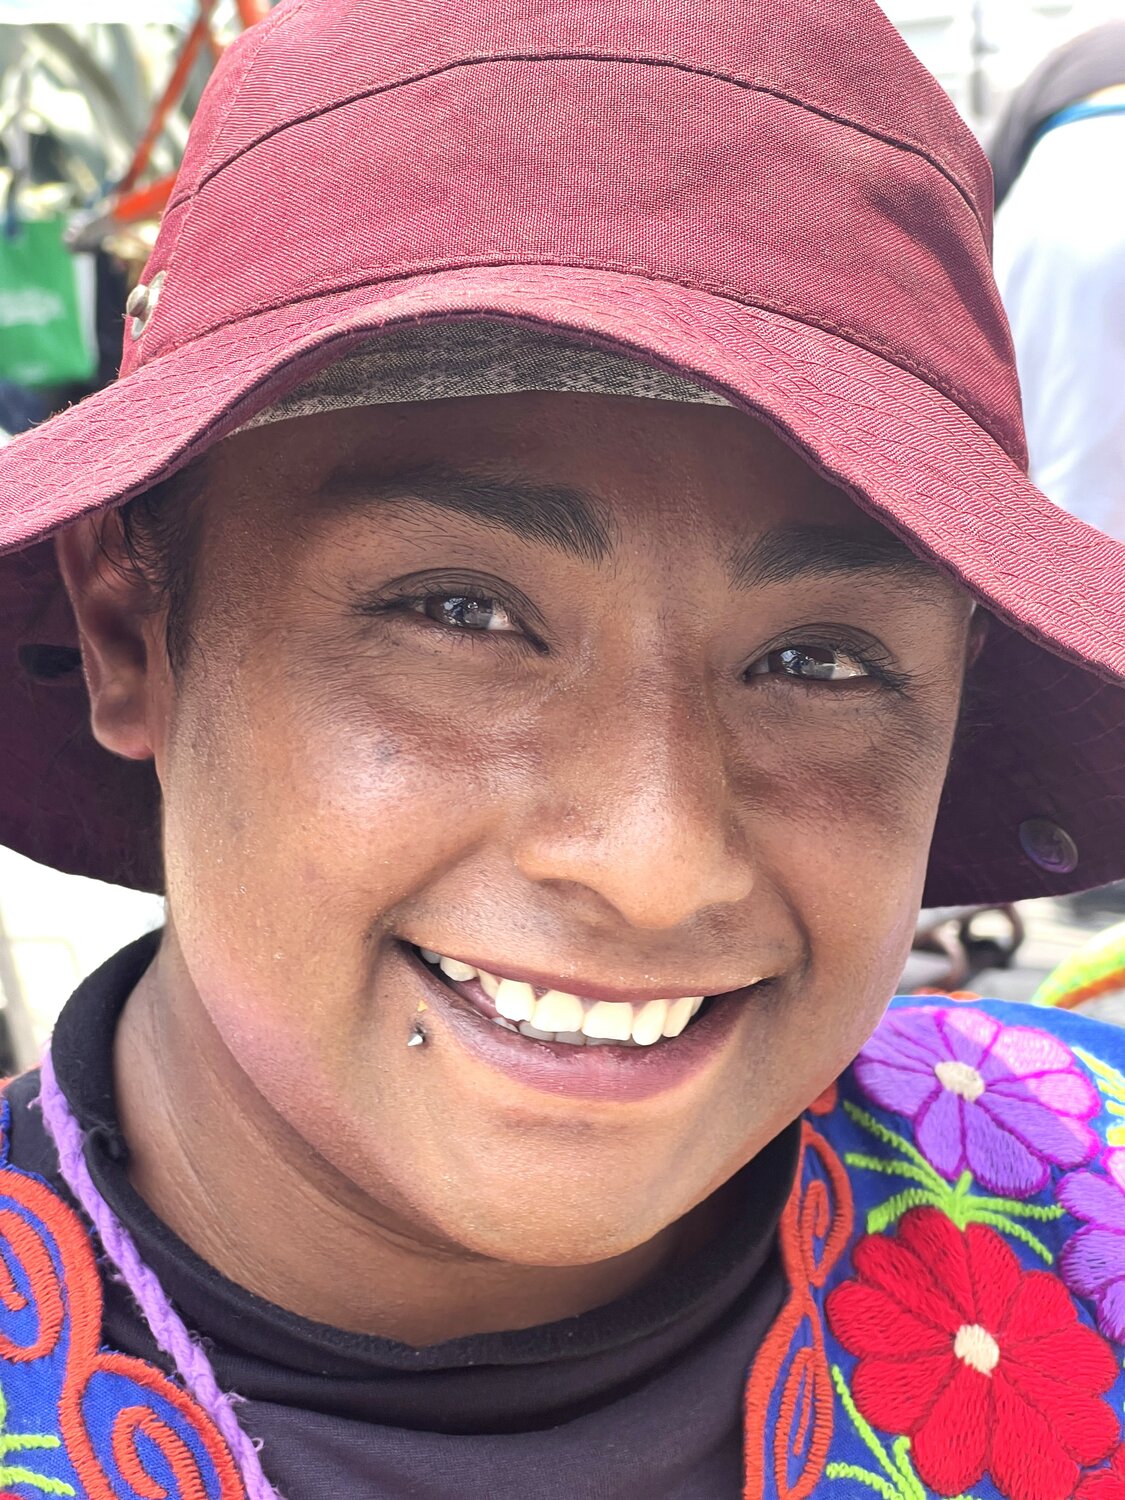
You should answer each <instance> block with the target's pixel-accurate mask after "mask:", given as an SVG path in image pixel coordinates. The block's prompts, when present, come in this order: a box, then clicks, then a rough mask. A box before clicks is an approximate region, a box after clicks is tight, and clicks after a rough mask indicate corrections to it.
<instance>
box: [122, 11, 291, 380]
mask: <svg viewBox="0 0 1125 1500" xmlns="http://www.w3.org/2000/svg"><path fill="white" fill-rule="evenodd" d="M304 4H305V0H293V3H292V4H291V5H290V6H289V7H288V8H287V9H286V8H281V9H278V10H275V11H273V12H272V13H271V14H270V15H269V16H267V17H266V19H265V20H264V21H259V22H258V23H257V25H256V26H254V27H253V28H252V29H251V31H250V32H249V33H248V34H249V35H250V36H251V37H257V45H256V47H255V49H254V55H253V57H252V58H251V59H250V63H249V66H248V67H247V69H246V71H245V73H243V75H242V81H241V83H240V84H239V85H238V87H237V88H236V89H235V91H234V93H233V94H232V95H231V97H230V99H229V101H228V103H227V107H226V109H225V110H224V112H223V117H222V120H221V121H219V123H218V124H217V126H216V129H215V143H216V144H217V143H218V141H219V138H220V137H221V135H222V132H223V128H224V127H225V125H226V123H227V121H228V120H229V119H230V117H231V112H232V111H233V109H234V107H235V105H236V104H237V103H238V101H239V99H241V97H242V91H243V89H244V88H245V87H246V85H247V84H248V83H249V81H250V77H251V74H252V73H253V72H254V69H255V68H256V67H257V66H258V60H259V58H260V57H261V55H262V53H263V52H264V50H265V48H266V44H267V43H268V42H269V41H270V40H271V38H272V37H273V35H274V33H275V32H276V31H277V30H278V28H279V27H281V26H284V25H285V23H286V21H289V20H292V18H293V17H294V16H295V15H297V14H299V13H300V11H301V10H302V9H303V8H304ZM259 28H260V29H259ZM210 161H211V155H210V154H209V155H208V158H207V161H206V162H205V163H204V165H203V172H202V175H201V176H200V178H199V181H198V182H197V184H196V186H195V188H192V189H189V190H188V191H187V192H185V193H182V194H181V195H180V196H179V198H176V197H174V196H173V197H172V198H171V199H170V200H169V202H168V205H167V207H166V208H165V210H164V216H167V215H168V214H170V213H171V212H172V210H173V209H174V208H176V207H178V206H179V204H181V203H187V204H188V205H189V207H188V210H187V212H186V213H185V215H184V221H183V223H182V224H181V225H180V228H179V232H178V233H177V235H176V237H175V239H174V240H173V242H172V253H171V254H170V255H169V257H168V259H167V261H166V262H165V264H164V266H163V270H164V271H165V272H166V274H167V275H169V276H170V275H171V274H172V271H173V268H174V267H175V266H176V264H177V262H178V261H179V252H180V246H181V245H182V244H183V242H184V235H185V233H186V232H187V229H188V227H189V226H190V224H191V221H192V216H193V214H194V212H195V205H196V204H197V203H198V201H199V194H198V189H199V188H201V187H202V186H203V184H204V183H205V182H210V180H211V178H212V177H214V176H215V175H216V174H217V173H218V172H220V171H222V166H223V164H222V163H220V164H219V165H218V166H216V167H214V168H212V167H211V166H210ZM192 199H195V203H193V202H192ZM157 322H158V315H157V314H156V313H154V315H153V318H152V320H151V322H150V323H149V324H148V325H147V326H146V328H145V329H144V332H145V333H146V334H147V333H148V332H149V329H150V328H151V327H152V326H153V324H154V323H157ZM139 352H140V359H139V361H138V363H143V362H144V351H143V349H142V350H141V351H139Z"/></svg>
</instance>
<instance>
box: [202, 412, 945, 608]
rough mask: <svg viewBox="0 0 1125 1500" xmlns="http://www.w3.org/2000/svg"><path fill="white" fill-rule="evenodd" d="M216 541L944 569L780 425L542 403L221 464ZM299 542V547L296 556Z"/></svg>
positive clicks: (239, 455)
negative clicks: (493, 545) (425, 537)
mask: <svg viewBox="0 0 1125 1500" xmlns="http://www.w3.org/2000/svg"><path fill="white" fill-rule="evenodd" d="M210 477H211V482H210V483H209V484H208V485H207V491H208V493H209V496H210V499H211V504H210V506H209V510H210V512H211V514H210V515H209V524H208V527H207V530H208V531H209V532H211V533H212V534H214V533H215V531H216V530H218V531H220V532H226V533H227V535H228V536H229V535H230V532H231V529H232V528H233V529H235V530H236V531H237V532H238V533H240V535H239V541H240V543H241V545H240V546H239V549H238V550H239V552H240V553H243V555H245V551H246V549H247V547H248V546H249V547H250V548H251V549H252V547H253V545H254V538H255V537H258V538H261V537H262V536H263V534H265V533H268V536H269V552H270V553H271V555H273V556H275V557H280V556H282V555H283V554H284V555H286V556H288V557H290V558H291V557H292V552H293V548H299V547H300V546H301V545H302V544H305V545H308V546H312V545H314V544H315V539H316V538H321V537H323V536H324V535H325V534H326V533H327V534H329V535H331V536H333V537H334V539H335V540H336V541H344V542H345V543H346V545H347V546H351V545H353V544H356V545H362V544H363V543H364V542H365V541H366V540H368V539H373V540H375V541H376V542H377V541H378V540H379V538H380V537H385V536H386V535H387V529H386V528H387V526H388V525H390V524H391V523H392V522H393V523H394V524H395V525H396V527H397V526H398V525H400V524H401V523H402V521H403V520H404V519H405V520H406V521H407V522H408V523H413V524H414V525H415V526H416V527H418V528H421V529H428V530H429V532H430V533H431V534H432V536H433V537H434V538H435V539H437V538H440V539H441V540H442V541H443V542H452V540H453V539H454V538H455V537H456V538H459V539H461V540H462V541H466V540H467V541H468V543H469V545H470V546H471V545H472V543H471V538H472V537H473V536H474V535H479V534H480V533H481V531H482V529H487V531H488V533H489V535H490V537H497V536H499V537H501V538H507V539H508V540H509V541H510V540H511V538H513V537H515V538H518V540H519V541H520V542H521V543H523V544H526V545H531V546H539V547H549V548H552V549H554V550H555V551H556V552H563V553H566V554H569V555H570V556H571V557H572V558H576V559H578V560H579V561H581V562H584V563H586V564H588V565H599V564H602V563H604V562H605V561H606V560H607V559H609V558H611V557H614V558H616V559H617V560H620V559H621V558H622V557H623V556H625V555H628V556H629V557H631V558H634V559H640V558H641V557H643V556H648V557H649V558H652V559H656V560H658V561H659V563H660V565H661V566H662V567H664V568H666V569H667V568H670V567H675V566H677V565H685V566H686V563H687V560H688V558H689V557H691V558H693V559H695V560H696V561H699V560H701V559H705V558H706V557H707V556H710V558H711V559H712V561H714V560H716V559H718V560H720V561H721V563H722V565H723V567H724V568H725V569H726V570H727V571H728V572H729V574H730V577H731V579H732V580H733V582H734V583H735V584H736V585H737V586H740V587H753V586H756V585H760V584H768V583H784V582H788V581H790V580H792V579H794V578H797V577H799V576H801V575H807V574H815V575H820V576H824V575H829V574H847V573H868V572H871V571H873V570H875V571H878V572H880V573H884V574H885V573H888V572H894V573H896V574H898V575H900V576H903V577H904V578H906V579H907V580H908V581H909V582H911V583H917V582H919V581H925V580H926V579H929V580H932V581H933V582H935V583H936V582H937V578H938V575H937V574H936V573H935V572H934V570H933V569H932V567H931V566H930V565H929V564H928V563H926V562H923V561H922V560H920V559H919V558H918V557H916V556H915V555H914V554H913V553H912V552H911V551H910V549H909V548H908V547H907V546H906V545H905V544H904V543H903V542H901V541H900V540H899V539H898V538H896V537H895V536H893V535H892V534H891V533H890V532H889V531H888V530H886V529H885V528H884V527H883V526H882V525H881V524H880V523H879V522H878V521H877V520H875V519H874V518H873V517H871V516H869V515H867V514H866V513H865V512H864V511H862V510H861V509H860V508H859V507H858V506H856V505H855V504H854V503H853V502H852V501H851V500H850V499H849V498H848V497H847V496H846V495H844V494H843V493H842V491H840V490H839V489H838V488H836V487H835V486H834V485H832V484H831V483H830V482H829V481H828V480H827V479H825V478H824V477H823V476H822V475H820V474H819V473H817V472H816V471H815V470H814V469H813V468H812V467H811V465H810V464H809V463H808V462H807V461H806V460H805V459H804V457H803V456H802V455H801V454H800V453H799V452H797V451H795V450H794V449H793V448H792V447H790V446H789V445H788V444H787V443H785V442H784V441H783V440H782V439H781V438H780V437H778V436H777V435H776V434H775V433H773V432H772V431H771V430H770V429H769V428H767V427H766V426H765V425H764V424H762V423H760V422H758V421H757V420H756V419H754V418H753V417H751V416H749V415H747V414H745V413H742V412H738V411H735V410H733V409H732V408H728V407H716V406H703V405H697V404H693V403H682V402H672V401H656V400H646V399H640V398H634V397H616V396H602V395H590V394H569V393H568V394H563V393H555V392H528V393H520V394H515V395H504V396H481V397H471V398H458V399H448V400H442V401H430V402H418V403H408V404H401V405H394V406H374V407H353V408H347V409H342V410H336V411H331V412H323V413H318V414H316V415H305V416H299V417H295V418H293V419H291V420H287V421H283V422H277V423H274V424H271V425H270V426H267V427H261V428H257V429H254V430H250V431H247V432H244V433H241V434H239V435H237V436H236V437H235V438H233V439H230V440H228V441H227V442H226V443H224V444H223V445H222V446H221V447H220V449H219V450H217V452H216V454H215V455H214V459H213V464H212V468H211V474H210ZM287 539H288V545H287Z"/></svg>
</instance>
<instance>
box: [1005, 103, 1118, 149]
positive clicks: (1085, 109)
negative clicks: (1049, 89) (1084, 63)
mask: <svg viewBox="0 0 1125 1500" xmlns="http://www.w3.org/2000/svg"><path fill="white" fill-rule="evenodd" d="M1099 115H1125V99H1122V100H1118V99H1114V100H1109V99H1107V100H1106V101H1105V102H1104V103H1101V104H1099V103H1097V102H1095V101H1093V100H1087V101H1085V102H1084V103H1082V104H1070V105H1068V106H1067V108H1066V109H1060V110H1059V112H1058V114H1057V115H1052V116H1051V117H1050V119H1049V120H1044V121H1043V123H1042V125H1040V126H1039V128H1038V129H1037V130H1036V132H1035V134H1034V135H1033V136H1032V137H1031V142H1030V145H1029V147H1028V149H1029V150H1030V149H1031V147H1032V146H1037V145H1038V144H1039V142H1040V141H1041V140H1042V139H1043V137H1044V136H1045V135H1049V134H1050V133H1051V131H1052V130H1057V129H1058V128H1059V126H1060V125H1072V124H1073V123H1074V121H1075V120H1096V119H1097V118H1098V116H1099Z"/></svg>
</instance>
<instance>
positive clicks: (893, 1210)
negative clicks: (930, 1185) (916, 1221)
mask: <svg viewBox="0 0 1125 1500" xmlns="http://www.w3.org/2000/svg"><path fill="white" fill-rule="evenodd" d="M928 1206H932V1207H934V1208H940V1207H941V1203H940V1201H939V1199H938V1198H937V1196H936V1195H935V1194H934V1193H930V1192H927V1191H926V1189H925V1188H908V1189H907V1190H906V1192H905V1193H897V1194H896V1195H895V1196H894V1197H893V1198H888V1199H887V1201H886V1202H885V1203H881V1204H880V1205H879V1207H878V1208H873V1209H872V1210H871V1212H870V1213H869V1214H868V1215H867V1232H868V1234H882V1232H883V1230H884V1229H889V1228H890V1226H891V1225H892V1224H897V1223H898V1221H899V1220H900V1219H901V1218H902V1216H903V1214H904V1213H907V1212H909V1210H910V1209H912V1208H924V1207H928Z"/></svg>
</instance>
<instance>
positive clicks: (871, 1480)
mask: <svg viewBox="0 0 1125 1500" xmlns="http://www.w3.org/2000/svg"><path fill="white" fill-rule="evenodd" d="M824 1474H825V1478H827V1479H851V1480H854V1481H855V1483H856V1484H865V1485H866V1486H867V1488H868V1489H869V1490H874V1491H875V1493H876V1494H877V1495H882V1497H883V1500H902V1493H901V1491H899V1490H897V1489H895V1487H894V1486H893V1485H890V1484H888V1483H887V1481H886V1480H885V1479H880V1478H879V1476H878V1474H872V1472H871V1470H870V1469H861V1468H860V1466H859V1465H858V1464H836V1463H833V1464H828V1465H827V1466H826V1467H825V1470H824Z"/></svg>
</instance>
